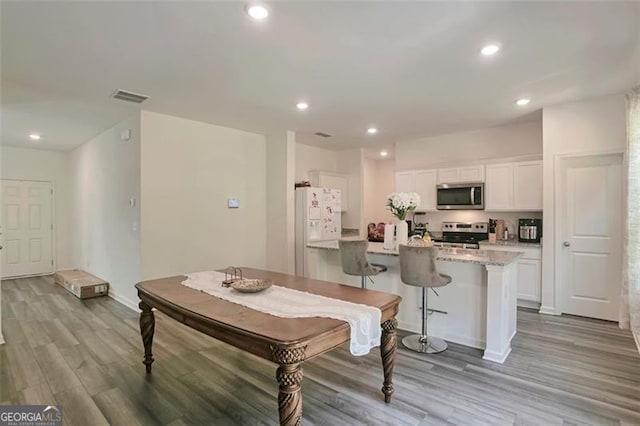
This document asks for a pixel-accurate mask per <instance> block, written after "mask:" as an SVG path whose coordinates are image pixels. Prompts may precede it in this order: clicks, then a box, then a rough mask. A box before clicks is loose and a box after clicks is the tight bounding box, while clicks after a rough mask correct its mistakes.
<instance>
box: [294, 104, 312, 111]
mask: <svg viewBox="0 0 640 426" xmlns="http://www.w3.org/2000/svg"><path fill="white" fill-rule="evenodd" d="M296 108H298V109H299V110H305V109H307V108H309V104H308V103H306V102H298V103H297V104H296Z"/></svg>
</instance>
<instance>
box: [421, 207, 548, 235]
mask: <svg viewBox="0 0 640 426" xmlns="http://www.w3.org/2000/svg"><path fill="white" fill-rule="evenodd" d="M524 218H532V219H542V212H522V213H519V212H485V211H474V210H458V211H442V212H429V213H427V221H428V222H429V231H431V232H440V230H441V227H442V222H489V219H503V220H504V221H505V225H506V227H507V228H508V229H509V233H510V234H513V233H514V232H515V230H516V228H517V226H518V219H524Z"/></svg>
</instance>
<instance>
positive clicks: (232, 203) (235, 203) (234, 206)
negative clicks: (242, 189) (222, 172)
mask: <svg viewBox="0 0 640 426" xmlns="http://www.w3.org/2000/svg"><path fill="white" fill-rule="evenodd" d="M227 206H228V207H229V208H230V209H237V208H238V207H240V202H239V201H238V199H237V198H229V200H228V201H227Z"/></svg>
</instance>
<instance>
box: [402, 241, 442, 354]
mask: <svg viewBox="0 0 640 426" xmlns="http://www.w3.org/2000/svg"><path fill="white" fill-rule="evenodd" d="M437 256H438V248H437V247H433V246H431V247H410V246H404V245H401V246H400V279H402V282H403V283H405V284H407V285H412V286H416V287H422V334H421V335H419V334H414V335H411V336H407V337H405V338H404V339H402V344H403V345H404V346H406V347H407V348H409V349H411V350H413V351H416V352H422V353H427V354H435V353H438V352H442V351H444V350H446V349H447V343H446V342H445V341H444V340H442V339H439V338H437V337H431V336H429V335H428V334H427V321H428V318H429V312H428V306H429V289H430V288H431V289H432V288H433V287H443V286H445V285H447V284H449V283H451V281H453V279H452V278H451V277H450V276H449V275H444V274H440V273H438V269H437V268H436V257H437ZM434 292H435V290H434ZM436 294H437V293H436Z"/></svg>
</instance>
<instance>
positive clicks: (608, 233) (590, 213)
mask: <svg viewBox="0 0 640 426" xmlns="http://www.w3.org/2000/svg"><path fill="white" fill-rule="evenodd" d="M561 163H562V165H561V168H560V171H561V176H562V177H561V179H562V181H561V185H562V187H561V193H560V194H559V195H560V199H559V203H558V206H559V207H560V209H559V210H560V211H559V212H557V214H559V215H560V217H558V218H557V219H560V220H559V222H558V224H559V227H558V231H559V232H558V237H559V238H558V240H557V244H559V247H558V250H559V256H558V259H557V260H558V262H557V268H559V271H558V272H559V273H560V274H559V275H558V276H559V277H562V280H561V281H560V285H561V286H562V288H563V289H564V292H563V293H564V308H563V312H565V313H568V314H574V315H581V316H586V317H592V318H600V319H606V320H610V321H617V320H618V299H619V297H620V286H621V281H622V224H621V222H622V203H623V201H622V184H623V179H622V156H621V155H603V156H593V157H583V158H571V159H565V160H562V162H561Z"/></svg>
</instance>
